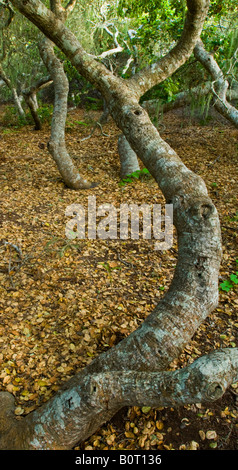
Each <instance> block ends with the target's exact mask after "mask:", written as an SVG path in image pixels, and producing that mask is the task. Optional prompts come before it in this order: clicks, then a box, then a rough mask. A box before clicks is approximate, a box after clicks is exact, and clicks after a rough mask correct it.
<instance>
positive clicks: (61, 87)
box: [39, 38, 92, 189]
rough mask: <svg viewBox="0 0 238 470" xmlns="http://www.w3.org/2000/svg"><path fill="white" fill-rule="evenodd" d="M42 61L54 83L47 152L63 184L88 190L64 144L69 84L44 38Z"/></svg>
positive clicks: (61, 65) (52, 45)
mask: <svg viewBox="0 0 238 470" xmlns="http://www.w3.org/2000/svg"><path fill="white" fill-rule="evenodd" d="M39 50H40V54H41V57H42V60H43V62H44V64H45V66H46V67H47V69H48V71H49V73H50V76H51V79H52V80H53V83H54V92H55V98H54V112H53V117H52V123H51V137H50V141H49V143H48V150H49V152H50V154H51V156H52V157H53V159H54V161H55V163H56V165H57V167H58V170H59V172H60V174H61V176H62V178H63V181H64V183H65V184H66V186H68V187H69V188H71V189H88V188H91V187H92V183H91V182H89V181H86V180H85V179H83V178H82V177H81V176H80V174H79V172H78V169H77V168H76V167H75V165H74V163H73V161H72V159H71V157H70V155H69V153H68V151H67V147H66V143H65V123H66V118H67V108H68V91H69V83H68V79H67V76H66V74H65V72H64V67H63V64H62V63H61V62H60V60H59V59H58V58H57V57H56V55H55V53H54V44H53V43H52V42H51V41H50V40H49V39H48V38H44V39H43V40H42V41H41V43H40V44H39Z"/></svg>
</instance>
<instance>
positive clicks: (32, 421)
mask: <svg viewBox="0 0 238 470" xmlns="http://www.w3.org/2000/svg"><path fill="white" fill-rule="evenodd" d="M224 371H225V372H224ZM237 371H238V348H236V349H235V348H234V349H233V348H231V349H221V350H217V351H215V352H213V353H211V354H209V355H207V356H203V357H201V358H199V359H197V360H196V361H195V362H194V363H193V364H190V365H189V366H187V367H185V368H184V369H179V370H176V371H166V372H135V371H133V370H127V371H123V372H121V371H120V372H114V373H112V372H101V373H95V374H92V375H89V376H88V377H87V378H85V377H83V380H82V376H81V375H80V374H78V375H77V376H75V377H74V378H73V379H71V380H70V381H69V382H68V383H67V386H66V387H65V388H64V390H62V391H61V392H60V393H58V394H57V395H56V396H55V397H54V398H52V399H51V400H50V401H49V402H47V403H46V404H45V405H43V406H42V407H41V408H40V409H39V410H36V411H34V412H33V413H30V414H29V415H28V416H27V417H26V418H24V419H23V420H21V421H17V420H16V418H14V399H13V397H12V395H10V394H9V393H8V392H1V393H0V416H1V421H0V436H1V437H0V448H1V449H3V450H4V449H9V446H10V448H11V449H12V450H14V449H28V450H31V449H34V450H44V449H53V450H56V449H58V450H59V449H70V448H72V446H73V445H76V444H77V443H78V442H79V441H80V440H81V439H85V438H87V437H88V436H90V435H91V434H92V433H93V432H95V431H96V430H97V427H98V425H99V423H100V424H102V419H101V417H102V416H104V420H105V421H106V419H107V418H109V417H110V416H111V415H113V414H114V412H115V409H119V408H122V407H124V406H152V407H159V406H181V405H187V404H191V403H201V402H213V401H215V400H217V399H219V398H221V397H222V395H223V394H224V393H225V391H226V389H227V387H229V386H230V385H231V384H232V383H233V382H235V381H237V380H238V372H237ZM57 415H58V416H57ZM89 416H90V419H89ZM59 417H60V420H59ZM105 418H106V419H105ZM57 422H58V426H57V427H56V423H57ZM16 428H17V430H18V432H17V433H15V434H12V430H13V429H16ZM16 436H20V439H17V438H16Z"/></svg>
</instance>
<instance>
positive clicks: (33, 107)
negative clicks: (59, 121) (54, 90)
mask: <svg viewBox="0 0 238 470" xmlns="http://www.w3.org/2000/svg"><path fill="white" fill-rule="evenodd" d="M51 83H52V80H51V79H50V77H44V78H41V79H40V80H38V81H37V82H36V83H35V84H34V85H32V86H31V87H29V88H27V89H25V90H22V94H23V96H24V98H25V101H26V104H27V106H28V107H29V110H30V112H31V115H32V118H33V120H34V123H35V130H36V131H37V130H40V129H41V120H40V118H39V115H38V113H37V110H38V102H37V96H36V94H37V92H39V91H40V90H42V89H43V88H45V87H47V86H49V85H50V84H51Z"/></svg>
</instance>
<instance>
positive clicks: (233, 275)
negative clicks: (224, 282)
mask: <svg viewBox="0 0 238 470" xmlns="http://www.w3.org/2000/svg"><path fill="white" fill-rule="evenodd" d="M230 280H231V281H232V282H234V283H235V284H238V277H237V276H236V274H231V275H230Z"/></svg>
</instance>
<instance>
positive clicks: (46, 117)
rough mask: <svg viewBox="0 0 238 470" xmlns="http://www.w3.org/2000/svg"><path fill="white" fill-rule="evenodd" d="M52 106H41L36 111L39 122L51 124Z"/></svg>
mask: <svg viewBox="0 0 238 470" xmlns="http://www.w3.org/2000/svg"><path fill="white" fill-rule="evenodd" d="M53 110H54V106H53V105H52V104H42V105H41V106H40V107H39V109H38V110H37V113H38V116H39V118H40V120H41V122H42V123H43V122H48V123H50V122H51V118H52V114H53Z"/></svg>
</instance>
